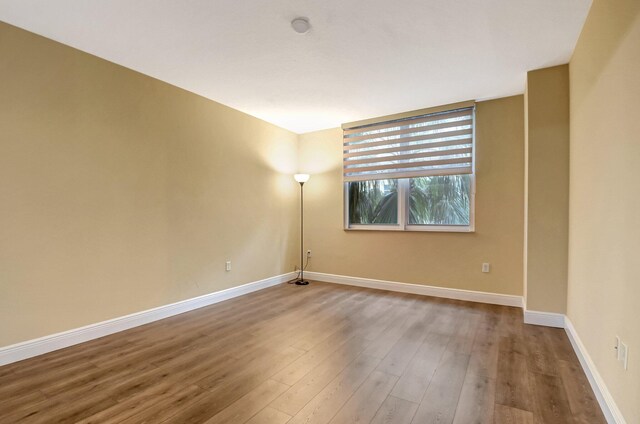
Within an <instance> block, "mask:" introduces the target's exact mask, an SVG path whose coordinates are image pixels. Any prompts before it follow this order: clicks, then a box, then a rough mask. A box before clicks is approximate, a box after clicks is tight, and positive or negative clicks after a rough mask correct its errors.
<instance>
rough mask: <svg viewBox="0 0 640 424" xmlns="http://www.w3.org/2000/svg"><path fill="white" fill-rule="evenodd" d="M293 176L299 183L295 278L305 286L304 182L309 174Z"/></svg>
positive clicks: (306, 282)
mask: <svg viewBox="0 0 640 424" xmlns="http://www.w3.org/2000/svg"><path fill="white" fill-rule="evenodd" d="M293 178H294V179H295V180H296V181H297V182H299V183H300V277H299V278H298V279H297V280H296V284H297V285H299V286H306V285H307V284H309V282H308V281H305V280H304V190H303V188H302V187H303V186H304V183H306V182H307V181H309V174H295V175H294V176H293Z"/></svg>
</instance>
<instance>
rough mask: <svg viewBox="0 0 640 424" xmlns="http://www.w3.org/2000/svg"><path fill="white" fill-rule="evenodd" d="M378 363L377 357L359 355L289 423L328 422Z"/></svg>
mask: <svg viewBox="0 0 640 424" xmlns="http://www.w3.org/2000/svg"><path fill="white" fill-rule="evenodd" d="M379 363H380V359H378V358H374V357H370V356H366V355H361V356H359V357H358V359H356V361H354V363H353V364H352V365H350V366H349V367H347V368H345V369H344V370H343V371H342V372H341V373H340V374H339V375H338V376H337V377H336V378H335V379H333V380H332V381H331V383H329V384H328V385H327V386H326V387H325V388H324V389H323V390H322V391H321V392H320V393H318V394H317V395H316V396H315V397H314V398H313V399H311V400H310V401H309V403H308V404H307V405H305V407H304V408H302V409H301V410H300V412H298V413H297V414H296V415H294V416H293V418H291V420H290V421H289V424H302V423H304V424H326V423H328V422H329V421H330V420H331V419H332V418H333V416H334V415H335V414H336V413H337V412H338V411H339V410H340V408H342V406H343V405H344V404H345V403H346V402H347V401H348V400H349V398H350V397H351V395H352V394H353V393H354V392H355V391H356V390H357V389H358V387H360V385H361V384H362V382H363V381H364V380H366V378H367V377H368V376H369V374H371V372H372V371H373V370H374V368H375V367H376V366H377V365H378V364H379Z"/></svg>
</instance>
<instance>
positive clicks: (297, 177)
mask: <svg viewBox="0 0 640 424" xmlns="http://www.w3.org/2000/svg"><path fill="white" fill-rule="evenodd" d="M293 178H294V179H295V180H296V181H297V182H299V183H306V182H307V181H309V174H295V175H294V176H293Z"/></svg>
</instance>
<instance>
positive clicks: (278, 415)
mask: <svg viewBox="0 0 640 424" xmlns="http://www.w3.org/2000/svg"><path fill="white" fill-rule="evenodd" d="M290 419H291V415H288V414H285V413H284V412H282V411H278V410H277V409H275V408H271V407H269V406H268V407H266V408H264V409H263V410H262V411H260V412H258V413H257V414H256V415H254V416H253V418H251V419H250V420H249V421H247V424H286V423H287V422H288V421H289V420H290Z"/></svg>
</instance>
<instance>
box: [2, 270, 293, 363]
mask: <svg viewBox="0 0 640 424" xmlns="http://www.w3.org/2000/svg"><path fill="white" fill-rule="evenodd" d="M295 276H296V273H294V272H290V273H287V274H282V275H277V276H275V277H270V278H265V279H264V280H259V281H254V282H251V283H247V284H243V285H241V286H237V287H231V288H228V289H225V290H220V291H217V292H214V293H209V294H205V295H202V296H198V297H194V298H191V299H186V300H182V301H180V302H176V303H171V304H168V305H164V306H159V307H157V308H153V309H147V310H146V311H141V312H136V313H133V314H130V315H125V316H122V317H118V318H114V319H110V320H107V321H102V322H98V323H95V324H90V325H87V326H84V327H80V328H75V329H73V330H68V331H63V332H61V333H56V334H51V335H49V336H44V337H40V338H38V339H33V340H28V341H26V342H22V343H17V344H14V345H10V346H5V347H1V348H0V366H1V365H6V364H10V363H12V362H17V361H21V360H23V359H27V358H31V357H34V356H38V355H42V354H44V353H47V352H52V351H54V350H58V349H62V348H65V347H69V346H73V345H76V344H78V343H83V342H86V341H89V340H93V339H97V338H100V337H104V336H107V335H109V334H113V333H117V332H119V331H124V330H128V329H130V328H133V327H138V326H140V325H144V324H148V323H150V322H153V321H157V320H160V319H163V318H168V317H170V316H173V315H178V314H182V313H184V312H188V311H192V310H194V309H198V308H202V307H204V306H209V305H213V304H214V303H218V302H222V301H223V300H228V299H232V298H234V297H238V296H242V295H243V294H247V293H251V292H254V291H258V290H262V289H266V288H267V287H271V286H275V285H277V284H280V283H284V282H285V281H289V280H291V279H292V278H294V277H295Z"/></svg>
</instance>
